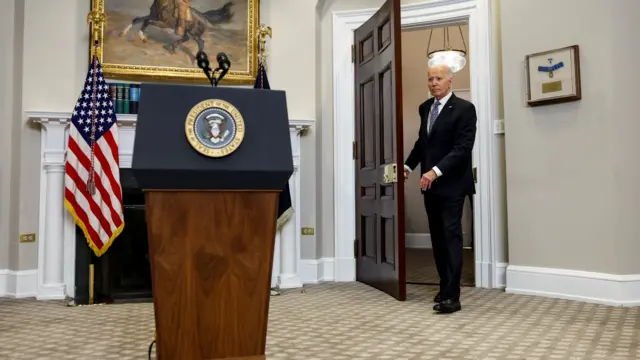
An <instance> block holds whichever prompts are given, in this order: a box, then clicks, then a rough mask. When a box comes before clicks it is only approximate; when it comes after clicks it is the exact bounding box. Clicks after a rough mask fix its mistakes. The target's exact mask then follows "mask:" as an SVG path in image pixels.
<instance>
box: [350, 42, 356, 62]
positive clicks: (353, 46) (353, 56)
mask: <svg viewBox="0 0 640 360" xmlns="http://www.w3.org/2000/svg"><path fill="white" fill-rule="evenodd" d="M351 62H352V63H355V62H356V46H355V45H351Z"/></svg>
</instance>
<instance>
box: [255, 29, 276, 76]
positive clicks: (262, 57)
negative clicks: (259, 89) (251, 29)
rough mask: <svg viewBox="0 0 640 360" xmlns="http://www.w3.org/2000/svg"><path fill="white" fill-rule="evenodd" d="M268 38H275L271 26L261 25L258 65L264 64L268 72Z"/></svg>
mask: <svg viewBox="0 0 640 360" xmlns="http://www.w3.org/2000/svg"><path fill="white" fill-rule="evenodd" d="M267 36H268V37H269V38H271V37H272V36H273V31H272V30H271V26H266V25H265V24H260V28H258V63H259V64H262V65H263V66H264V69H265V70H267V56H269V53H268V52H267Z"/></svg>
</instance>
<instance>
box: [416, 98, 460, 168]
mask: <svg viewBox="0 0 640 360" xmlns="http://www.w3.org/2000/svg"><path fill="white" fill-rule="evenodd" d="M451 94H453V92H452V91H449V93H448V94H447V95H445V96H444V97H442V99H440V100H437V99H434V102H433V104H431V107H430V108H429V113H428V114H427V131H429V128H430V127H431V126H429V125H431V121H433V120H432V119H431V112H432V111H433V107H434V106H435V105H436V101H440V104H439V105H438V116H440V113H442V109H444V105H445V104H446V103H447V101H449V99H451ZM437 119H438V117H437V116H436V120H437ZM420 121H422V119H420ZM404 168H405V169H407V170H409V172H411V169H410V168H409V167H408V166H407V165H405V166H404ZM431 169H432V170H433V171H434V172H435V173H436V175H438V177H440V176H442V171H440V169H438V167H437V166H434V167H432V168H431Z"/></svg>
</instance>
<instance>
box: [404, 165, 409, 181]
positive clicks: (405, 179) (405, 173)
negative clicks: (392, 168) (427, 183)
mask: <svg viewBox="0 0 640 360" xmlns="http://www.w3.org/2000/svg"><path fill="white" fill-rule="evenodd" d="M408 178H409V169H407V168H404V181H407V179H408Z"/></svg>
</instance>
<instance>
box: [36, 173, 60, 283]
mask: <svg viewBox="0 0 640 360" xmlns="http://www.w3.org/2000/svg"><path fill="white" fill-rule="evenodd" d="M45 173H46V177H47V180H46V181H47V196H46V202H47V203H46V204H47V205H46V209H47V210H46V211H47V215H46V222H45V227H44V231H45V232H44V234H41V236H42V235H44V273H43V274H42V286H43V287H45V288H47V287H48V288H54V287H63V286H64V278H63V274H64V266H63V264H64V258H63V253H64V252H63V251H64V239H63V235H64V231H63V226H62V225H63V219H64V204H63V199H64V193H63V191H61V190H62V189H64V166H63V165H58V164H55V165H45Z"/></svg>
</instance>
